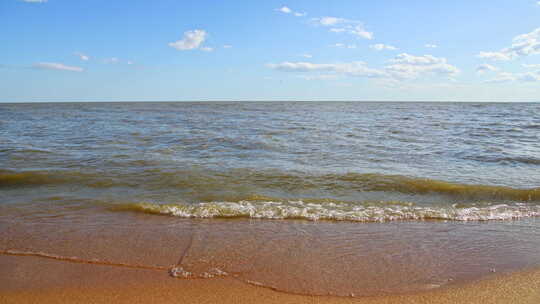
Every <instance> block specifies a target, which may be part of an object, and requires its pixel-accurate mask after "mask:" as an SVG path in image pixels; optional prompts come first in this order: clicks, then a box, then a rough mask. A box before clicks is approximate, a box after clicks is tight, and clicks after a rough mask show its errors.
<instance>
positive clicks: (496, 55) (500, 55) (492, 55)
mask: <svg viewBox="0 0 540 304" xmlns="http://www.w3.org/2000/svg"><path fill="white" fill-rule="evenodd" d="M478 57H479V58H486V59H491V60H495V61H507V60H511V59H512V56H511V55H510V54H507V53H504V52H480V53H479V54H478Z"/></svg>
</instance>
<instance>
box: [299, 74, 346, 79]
mask: <svg viewBox="0 0 540 304" xmlns="http://www.w3.org/2000/svg"><path fill="white" fill-rule="evenodd" d="M299 77H300V78H302V79H305V80H332V79H337V78H338V76H337V75H336V74H318V75H300V76H299Z"/></svg>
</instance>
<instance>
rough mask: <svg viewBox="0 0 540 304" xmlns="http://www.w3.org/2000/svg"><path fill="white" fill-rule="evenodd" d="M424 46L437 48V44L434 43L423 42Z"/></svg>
mask: <svg viewBox="0 0 540 304" xmlns="http://www.w3.org/2000/svg"><path fill="white" fill-rule="evenodd" d="M424 47H427V48H429V49H435V48H438V47H439V46H438V45H436V44H431V43H426V44H424Z"/></svg>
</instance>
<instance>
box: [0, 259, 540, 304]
mask: <svg viewBox="0 0 540 304" xmlns="http://www.w3.org/2000/svg"><path fill="white" fill-rule="evenodd" d="M0 268H1V269H2V276H0V286H1V287H0V302H1V303H111V302H114V303H388V304H390V303H482V304H487V303H538V302H539V301H540V270H539V269H536V270H530V271H524V272H519V273H514V274H506V275H500V276H497V275H495V276H493V277H492V278H489V279H485V280H481V281H478V282H474V283H471V284H466V285H463V286H453V287H450V288H446V289H441V290H432V291H428V292H422V293H413V294H405V295H393V296H379V297H324V296H302V295H293V294H288V293H283V292H278V291H274V290H271V289H268V288H263V287H257V286H253V285H250V284H246V283H243V282H240V281H238V280H235V279H231V278H218V279H209V280H201V279H193V280H185V279H174V278H171V277H170V276H169V275H168V274H167V273H166V272H164V271H155V270H144V269H130V268H125V267H115V266H102V265H89V264H79V263H71V262H64V261H56V260H51V259H44V258H38V257H26V256H24V257H22V256H8V255H2V256H0Z"/></svg>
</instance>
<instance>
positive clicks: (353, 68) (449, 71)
mask: <svg viewBox="0 0 540 304" xmlns="http://www.w3.org/2000/svg"><path fill="white" fill-rule="evenodd" d="M266 67H268V68H270V69H273V70H277V71H281V72H304V73H305V72H327V73H335V74H342V75H345V76H352V77H365V78H386V79H389V80H393V81H405V80H413V79H417V78H420V77H423V76H426V75H437V76H443V77H454V76H456V75H457V74H459V73H460V70H459V69H458V68H457V67H455V66H453V65H451V64H448V63H447V60H446V58H439V57H435V56H432V55H423V56H414V55H409V54H407V53H402V54H399V55H397V56H396V57H395V58H394V59H391V60H390V61H389V64H387V65H385V66H384V67H383V68H381V69H376V68H370V67H368V66H367V64H366V63H365V62H362V61H355V62H349V63H311V62H288V61H286V62H282V63H277V64H274V63H270V64H267V65H266Z"/></svg>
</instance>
